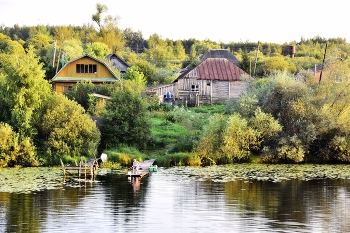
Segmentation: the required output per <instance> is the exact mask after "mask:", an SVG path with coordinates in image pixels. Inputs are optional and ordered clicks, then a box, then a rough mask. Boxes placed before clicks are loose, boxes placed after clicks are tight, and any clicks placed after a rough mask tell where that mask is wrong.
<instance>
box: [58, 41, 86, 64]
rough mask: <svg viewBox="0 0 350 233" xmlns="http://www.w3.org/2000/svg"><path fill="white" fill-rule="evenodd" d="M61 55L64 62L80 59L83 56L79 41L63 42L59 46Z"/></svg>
mask: <svg viewBox="0 0 350 233" xmlns="http://www.w3.org/2000/svg"><path fill="white" fill-rule="evenodd" d="M61 50H62V51H61V54H63V58H64V62H65V63H67V62H68V61H70V60H72V59H75V58H77V57H80V56H81V55H83V52H84V49H83V46H82V43H81V41H80V40H77V39H70V40H65V41H63V43H62V46H61Z"/></svg>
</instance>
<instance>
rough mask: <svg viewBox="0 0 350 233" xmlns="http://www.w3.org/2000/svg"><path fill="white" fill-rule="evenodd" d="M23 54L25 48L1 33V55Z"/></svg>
mask: <svg viewBox="0 0 350 233" xmlns="http://www.w3.org/2000/svg"><path fill="white" fill-rule="evenodd" d="M1 53H6V54H23V53H24V49H23V46H22V45H21V44H20V43H18V42H17V41H13V40H11V38H10V37H8V36H6V35H4V34H2V33H0V54H1Z"/></svg>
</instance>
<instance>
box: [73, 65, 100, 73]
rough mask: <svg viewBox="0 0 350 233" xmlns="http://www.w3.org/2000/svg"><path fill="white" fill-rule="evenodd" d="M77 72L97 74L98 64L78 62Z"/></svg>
mask: <svg viewBox="0 0 350 233" xmlns="http://www.w3.org/2000/svg"><path fill="white" fill-rule="evenodd" d="M76 72H77V73H78V74H81V73H86V74H95V73H97V65H95V64H76Z"/></svg>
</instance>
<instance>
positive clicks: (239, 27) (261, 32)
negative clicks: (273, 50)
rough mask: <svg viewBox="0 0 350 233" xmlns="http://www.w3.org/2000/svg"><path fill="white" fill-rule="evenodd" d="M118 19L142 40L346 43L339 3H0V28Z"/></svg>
mask: <svg viewBox="0 0 350 233" xmlns="http://www.w3.org/2000/svg"><path fill="white" fill-rule="evenodd" d="M97 3H101V4H104V5H106V6H107V7H108V12H107V13H106V14H104V15H103V16H105V15H112V16H118V17H119V18H120V20H119V24H118V27H119V28H120V29H122V30H123V29H125V28H131V29H132V30H133V31H140V32H141V33H142V35H143V38H144V39H148V38H149V36H151V35H152V34H154V33H156V34H158V35H159V36H161V37H162V38H163V39H167V38H168V39H172V40H185V39H192V38H194V39H197V40H206V39H209V40H211V41H216V42H224V43H230V42H247V41H249V42H258V41H260V42H267V43H278V44H283V43H289V42H293V41H297V42H298V41H300V40H301V38H305V39H310V38H313V37H315V36H320V37H323V38H326V39H329V38H345V39H346V41H347V42H350V30H349V26H348V22H349V21H350V20H349V18H348V15H349V8H348V7H347V5H348V4H346V1H344V0H332V1H325V0H293V1H291V0H239V1H237V0H212V1H208V0H175V1H168V0H127V1H118V0H96V1H92V0H85V1H84V0H57V1H52V0H0V26H1V25H3V26H8V27H13V26H14V25H15V24H18V25H20V26H24V25H26V26H33V25H38V24H40V25H51V26H58V25H59V26H62V25H75V26H83V25H84V24H88V23H90V24H93V23H94V22H93V21H92V19H91V17H92V15H93V14H95V13H96V4H97Z"/></svg>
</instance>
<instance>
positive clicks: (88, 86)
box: [65, 82, 96, 110]
mask: <svg viewBox="0 0 350 233" xmlns="http://www.w3.org/2000/svg"><path fill="white" fill-rule="evenodd" d="M95 90H96V86H95V85H94V84H93V83H91V82H78V83H77V84H75V85H74V86H73V87H72V88H71V89H69V90H68V92H66V93H65V95H66V96H67V98H68V99H70V100H74V101H76V102H77V103H78V104H80V105H81V106H82V107H83V108H84V109H85V110H88V109H89V107H90V105H89V99H90V97H89V94H92V93H94V92H95Z"/></svg>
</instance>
